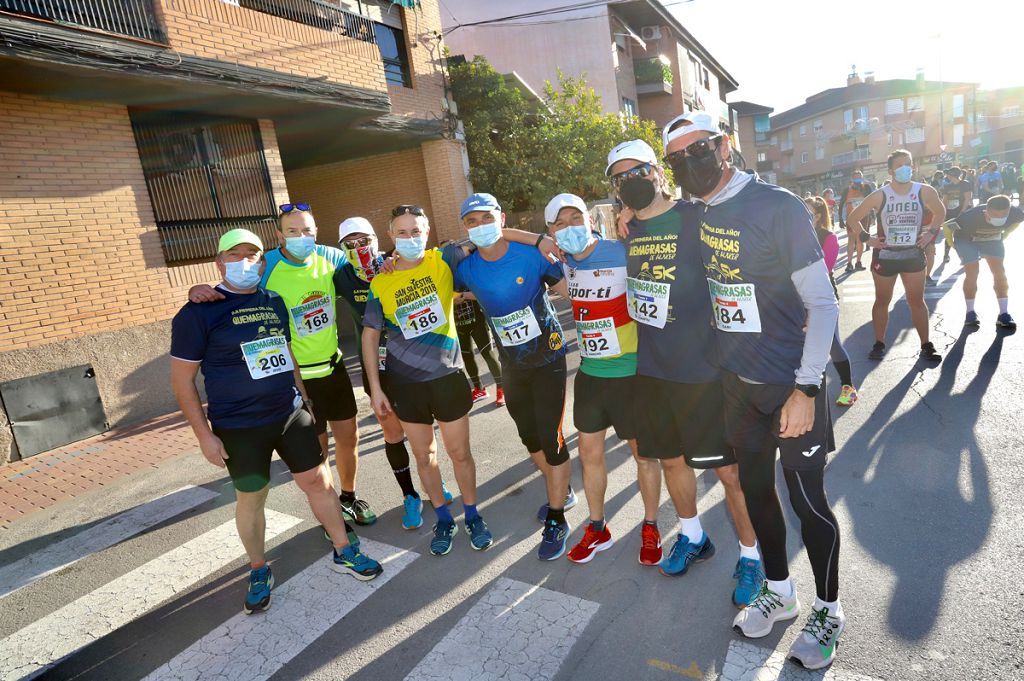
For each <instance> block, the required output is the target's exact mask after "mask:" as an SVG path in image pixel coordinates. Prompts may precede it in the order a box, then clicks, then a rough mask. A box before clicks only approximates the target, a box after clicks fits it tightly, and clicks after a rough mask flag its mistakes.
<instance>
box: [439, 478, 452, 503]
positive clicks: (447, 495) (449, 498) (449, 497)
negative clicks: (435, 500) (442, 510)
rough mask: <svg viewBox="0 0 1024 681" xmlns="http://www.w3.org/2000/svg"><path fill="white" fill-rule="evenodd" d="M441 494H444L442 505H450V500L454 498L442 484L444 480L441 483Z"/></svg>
mask: <svg viewBox="0 0 1024 681" xmlns="http://www.w3.org/2000/svg"><path fill="white" fill-rule="evenodd" d="M441 492H442V493H443V494H444V503H446V504H450V503H452V499H454V498H455V497H453V496H452V493H451V492H449V491H448V487H447V486H446V485H445V484H444V480H442V481H441Z"/></svg>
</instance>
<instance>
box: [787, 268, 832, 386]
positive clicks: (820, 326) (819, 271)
mask: <svg viewBox="0 0 1024 681" xmlns="http://www.w3.org/2000/svg"><path fill="white" fill-rule="evenodd" d="M790 278H791V279H792V280H793V285H794V286H795V287H796V291H797V293H798V294H800V300H802V301H803V304H804V309H805V310H807V334H806V335H805V336H804V351H803V355H802V356H801V358H800V368H799V369H797V372H796V382H797V383H799V384H800V385H818V383H820V382H821V375H822V374H823V373H825V364H826V363H827V362H828V357H829V352H830V351H831V349H832V338H833V337H834V336H835V332H836V323H837V322H838V321H839V303H838V302H837V301H836V296H835V293H834V292H833V290H832V284H831V282H829V279H828V271H826V269H825V262H824V261H823V260H819V261H818V262H815V263H812V264H810V265H808V266H807V267H804V268H802V269H800V270H797V271H796V272H793V274H792V275H791V277H790Z"/></svg>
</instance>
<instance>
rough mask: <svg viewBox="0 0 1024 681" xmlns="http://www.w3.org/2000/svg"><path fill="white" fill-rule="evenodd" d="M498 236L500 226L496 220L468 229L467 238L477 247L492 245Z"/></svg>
mask: <svg viewBox="0 0 1024 681" xmlns="http://www.w3.org/2000/svg"><path fill="white" fill-rule="evenodd" d="M500 238H501V226H500V225H499V224H498V223H497V222H496V221H495V222H488V223H486V224H483V225H480V226H479V227H471V228H470V229H469V240H470V241H472V242H473V243H474V244H476V246H477V248H487V247H488V246H493V245H494V244H496V243H497V242H498V239H500Z"/></svg>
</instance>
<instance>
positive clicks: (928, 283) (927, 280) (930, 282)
mask: <svg viewBox="0 0 1024 681" xmlns="http://www.w3.org/2000/svg"><path fill="white" fill-rule="evenodd" d="M924 279H925V281H924V285H925V286H935V285H936V284H938V283H939V282H937V281H935V277H925V278H924Z"/></svg>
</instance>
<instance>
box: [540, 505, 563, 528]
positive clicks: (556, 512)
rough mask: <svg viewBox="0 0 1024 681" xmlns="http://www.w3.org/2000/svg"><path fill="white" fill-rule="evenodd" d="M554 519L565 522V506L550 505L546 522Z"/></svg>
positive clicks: (560, 522) (557, 521) (559, 522)
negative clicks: (555, 506)
mask: <svg viewBox="0 0 1024 681" xmlns="http://www.w3.org/2000/svg"><path fill="white" fill-rule="evenodd" d="M552 520H554V521H555V522H556V523H558V524H562V523H564V522H565V509H564V508H551V507H550V506H548V517H547V518H546V519H545V521H544V522H551V521H552Z"/></svg>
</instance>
